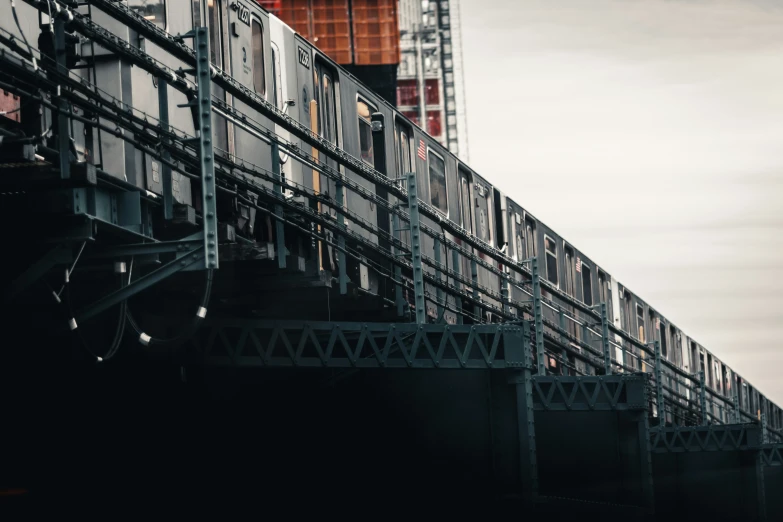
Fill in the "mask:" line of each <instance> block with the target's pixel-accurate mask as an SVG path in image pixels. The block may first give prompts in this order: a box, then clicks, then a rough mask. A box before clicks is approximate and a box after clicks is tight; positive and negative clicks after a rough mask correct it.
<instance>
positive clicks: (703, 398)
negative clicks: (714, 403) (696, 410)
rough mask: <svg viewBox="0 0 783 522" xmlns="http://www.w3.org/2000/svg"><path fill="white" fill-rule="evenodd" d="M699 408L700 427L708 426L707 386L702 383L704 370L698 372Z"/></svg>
mask: <svg viewBox="0 0 783 522" xmlns="http://www.w3.org/2000/svg"><path fill="white" fill-rule="evenodd" d="M699 407H700V409H701V425H702V426H706V425H707V424H709V421H708V420H707V385H706V383H705V382H704V370H699Z"/></svg>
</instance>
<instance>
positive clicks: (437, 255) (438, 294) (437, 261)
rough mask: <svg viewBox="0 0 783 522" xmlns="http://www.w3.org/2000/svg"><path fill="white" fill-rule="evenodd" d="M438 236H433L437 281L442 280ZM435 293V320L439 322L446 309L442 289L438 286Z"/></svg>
mask: <svg viewBox="0 0 783 522" xmlns="http://www.w3.org/2000/svg"><path fill="white" fill-rule="evenodd" d="M440 244H441V241H440V236H435V247H434V250H435V266H436V268H435V279H437V280H438V282H442V281H443V272H442V271H441V269H440V266H441V263H442V262H443V261H442V259H441V252H440ZM435 295H436V298H437V301H438V320H437V322H438V323H440V322H441V321H442V320H443V313H444V312H445V311H446V308H445V307H444V306H443V290H442V289H441V288H440V287H438V288H436V289H435Z"/></svg>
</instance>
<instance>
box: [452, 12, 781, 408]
mask: <svg viewBox="0 0 783 522" xmlns="http://www.w3.org/2000/svg"><path fill="white" fill-rule="evenodd" d="M460 4H461V9H462V13H461V18H462V36H463V44H462V47H463V53H464V62H463V65H464V74H465V87H466V104H467V118H468V139H469V150H470V164H471V166H473V167H474V168H475V169H476V170H477V171H478V172H479V173H480V174H482V175H483V176H485V177H487V178H488V179H490V180H491V181H492V182H494V183H496V184H497V185H498V186H499V187H500V188H501V189H502V190H503V191H504V192H506V193H507V194H508V195H509V196H511V197H512V198H513V199H515V200H516V201H518V202H520V203H521V204H522V205H523V206H524V207H526V208H527V209H528V210H529V211H530V212H531V213H533V214H534V215H535V216H537V217H538V218H539V219H541V220H542V221H544V222H545V223H547V224H548V225H549V226H551V227H552V228H554V229H555V230H556V231H557V232H559V233H560V234H561V235H563V236H564V237H565V238H566V239H567V240H568V241H570V242H571V243H573V244H574V245H575V246H576V247H577V248H579V249H580V250H582V251H583V252H584V253H585V255H587V256H589V257H591V258H592V259H593V260H594V261H595V262H596V263H598V264H599V265H601V266H603V267H604V268H605V269H606V270H607V271H609V272H610V273H611V274H612V275H614V276H615V277H616V278H617V279H618V280H619V281H620V282H622V283H624V284H625V285H627V286H628V288H630V289H631V290H632V291H634V292H635V293H637V294H638V295H640V296H641V297H642V299H644V300H646V301H647V302H649V303H650V304H651V305H652V306H653V307H655V308H656V309H657V310H658V311H660V312H661V313H662V314H663V315H664V316H666V317H667V318H668V319H670V320H671V321H672V322H673V323H674V324H676V325H677V326H678V327H680V328H681V329H683V330H684V331H685V332H686V334H687V335H689V336H691V337H693V338H695V339H696V340H697V341H698V342H700V343H701V344H702V345H704V346H705V347H707V348H708V349H709V350H711V351H712V352H713V353H714V354H715V355H716V356H717V357H718V358H720V359H722V360H723V361H724V362H726V363H727V364H729V365H730V366H731V367H732V368H734V369H735V370H737V371H738V372H739V373H740V375H742V376H743V377H745V378H746V379H748V380H749V381H750V382H751V383H752V384H753V385H754V386H756V387H757V388H759V389H760V390H761V391H762V393H764V394H766V395H767V396H768V397H769V398H771V399H772V400H774V401H775V402H776V403H777V404H778V405H781V406H783V378H781V377H780V375H781V374H783V281H781V278H780V274H781V270H782V269H783V234H781V232H782V231H783V210H782V209H783V1H772V0H767V1H762V0H745V1H739V0H738V1H729V0H711V1H707V0H704V1H702V0H591V1H583V0H582V1H579V0H491V1H488V0H461V2H460Z"/></svg>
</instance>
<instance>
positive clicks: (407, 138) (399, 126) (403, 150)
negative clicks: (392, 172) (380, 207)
mask: <svg viewBox="0 0 783 522" xmlns="http://www.w3.org/2000/svg"><path fill="white" fill-rule="evenodd" d="M394 125H395V127H394V146H395V147H396V152H397V154H396V159H397V161H396V163H397V186H399V187H401V188H404V187H405V186H406V176H407V175H408V173H409V172H414V166H413V162H412V161H411V159H412V156H411V147H412V145H411V143H412V141H411V139H412V136H413V132H412V130H411V128H410V127H409V126H408V125H406V124H405V123H403V122H402V121H399V120H397V121H396V122H395V124H394ZM400 205H402V206H403V208H407V201H400ZM400 228H401V229H402V230H401V231H400V240H401V241H402V243H403V244H404V245H408V246H410V243H411V237H410V236H411V233H410V230H406V229H408V224H404V223H400Z"/></svg>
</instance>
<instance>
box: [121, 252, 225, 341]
mask: <svg viewBox="0 0 783 522" xmlns="http://www.w3.org/2000/svg"><path fill="white" fill-rule="evenodd" d="M213 275H214V269H212V268H210V269H208V270H207V271H206V276H205V277H206V281H205V283H204V293H203V295H202V297H201V300H200V301H199V307H198V310H196V313H195V315H194V316H193V319H192V320H191V321H190V323H189V324H188V325H187V326H186V327H185V328H184V329H183V330H182V331H181V332H180V333H179V334H177V335H175V336H174V337H170V338H159V337H152V336H151V335H149V334H147V333H146V332H145V331H144V330H142V329H141V327H140V326H139V323H138V322H137V321H136V319H135V318H134V317H133V313H132V312H131V309H130V307H127V308H126V311H125V317H126V318H127V319H128V324H129V325H130V327H131V328H132V329H133V331H134V332H135V333H136V335H137V336H138V340H139V343H141V344H142V345H144V346H169V347H176V346H178V345H180V344H181V343H183V342H184V341H186V340H187V339H188V338H190V337H192V336H193V335H194V334H195V333H196V331H198V329H199V327H200V326H201V323H202V322H203V320H204V318H205V317H206V316H207V306H208V305H209V300H210V297H211V295H212V280H213ZM129 282H130V278H129Z"/></svg>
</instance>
